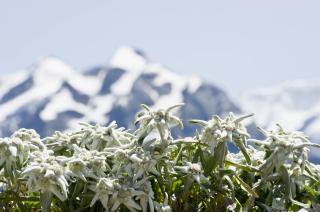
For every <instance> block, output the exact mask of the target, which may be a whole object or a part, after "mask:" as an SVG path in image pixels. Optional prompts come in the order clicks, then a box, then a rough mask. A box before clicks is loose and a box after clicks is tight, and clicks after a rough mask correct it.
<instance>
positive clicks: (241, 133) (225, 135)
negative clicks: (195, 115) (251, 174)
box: [190, 113, 253, 164]
mask: <svg viewBox="0 0 320 212" xmlns="http://www.w3.org/2000/svg"><path fill="white" fill-rule="evenodd" d="M251 116H253V114H248V115H244V116H240V117H235V116H234V114H233V113H229V116H227V117H226V118H225V119H221V118H220V117H219V116H213V118H212V119H211V120H209V121H202V120H190V123H192V124H198V125H200V126H202V127H203V129H202V132H201V134H200V140H201V142H203V143H205V144H207V145H208V149H209V151H210V152H211V154H212V155H214V154H215V149H216V147H217V146H218V145H219V144H221V145H226V144H222V143H226V142H228V141H229V142H233V143H234V144H235V145H236V146H237V147H238V148H239V149H240V151H241V152H242V154H243V155H244V157H245V159H246V161H247V163H248V164H251V161H250V157H249V156H248V153H247V151H246V148H245V146H246V144H247V143H246V141H247V139H248V138H249V137H250V135H249V134H248V133H247V131H246V128H245V126H244V125H243V124H242V123H241V121H243V120H244V119H246V118H248V117H251Z"/></svg>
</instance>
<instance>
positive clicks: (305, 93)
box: [241, 80, 320, 159]
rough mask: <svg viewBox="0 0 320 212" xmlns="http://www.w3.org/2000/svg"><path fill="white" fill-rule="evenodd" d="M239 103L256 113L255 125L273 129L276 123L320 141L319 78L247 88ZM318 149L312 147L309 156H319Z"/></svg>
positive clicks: (245, 108) (245, 109)
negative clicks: (249, 89) (253, 88)
mask: <svg viewBox="0 0 320 212" xmlns="http://www.w3.org/2000/svg"><path fill="white" fill-rule="evenodd" d="M241 107H242V109H243V110H244V111H246V112H249V111H250V112H254V113H255V116H254V121H255V122H256V124H257V125H260V126H263V127H266V128H269V129H272V128H273V127H274V125H275V123H279V124H282V125H283V126H284V127H285V128H288V129H290V130H299V131H303V132H305V133H306V134H307V135H308V136H309V137H310V139H311V140H312V141H313V142H317V143H320V81H317V80H294V81H288V82H285V83H283V84H281V85H279V86H275V87H271V88H265V89H260V90H255V91H252V92H248V93H246V94H244V95H243V97H242V98H241ZM318 152H319V150H318V151H312V152H311V153H312V157H317V158H319V159H320V156H318Z"/></svg>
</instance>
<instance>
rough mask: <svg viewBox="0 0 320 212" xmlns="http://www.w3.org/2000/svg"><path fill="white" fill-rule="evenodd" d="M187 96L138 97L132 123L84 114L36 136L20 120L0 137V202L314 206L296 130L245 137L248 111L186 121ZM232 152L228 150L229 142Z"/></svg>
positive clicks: (312, 173) (66, 206)
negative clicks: (74, 124) (166, 102)
mask: <svg viewBox="0 0 320 212" xmlns="http://www.w3.org/2000/svg"><path fill="white" fill-rule="evenodd" d="M181 106H183V104H177V105H174V106H172V107H169V108H167V109H159V110H152V109H151V108H149V107H148V106H146V105H142V110H141V111H140V112H139V113H138V114H137V116H136V120H135V124H136V125H137V129H136V130H135V131H129V130H125V129H124V128H119V127H118V125H117V124H116V122H111V123H110V124H109V125H107V126H100V125H91V124H87V123H81V129H79V130H77V131H74V132H69V133H63V132H55V133H54V134H53V135H52V136H50V137H46V138H43V139H40V136H39V135H38V134H37V133H36V132H35V131H34V130H26V129H21V130H18V131H17V132H15V133H14V134H13V135H12V136H10V137H8V138H1V139H0V209H1V210H4V211H6V210H8V209H9V208H10V209H13V210H23V211H35V210H39V209H42V210H43V211H50V210H54V211H86V210H91V211H128V210H129V211H166V212H168V211H217V210H218V211H220V210H222V211H249V210H250V211H263V210H266V211H274V210H283V211H298V210H300V211H302V210H307V211H309V210H310V211H319V210H320V198H319V197H320V183H319V181H320V168H319V166H318V165H315V164H312V163H311V162H309V161H308V147H310V146H312V147H320V145H318V144H315V143H312V142H310V141H309V140H308V139H307V137H306V136H305V135H304V134H303V133H301V132H291V131H287V130H285V129H284V128H283V127H281V126H280V125H277V128H276V129H275V130H271V131H267V130H264V129H261V128H258V130H259V131H260V132H261V133H262V134H263V135H264V136H265V139H264V140H256V139H251V138H250V135H249V133H248V132H247V130H246V127H245V124H244V123H243V120H244V119H246V118H249V117H250V116H252V115H253V114H249V115H244V116H235V115H234V114H233V113H230V114H228V115H227V116H226V117H224V118H220V117H219V116H213V117H212V119H211V120H208V121H204V120H191V121H190V122H191V123H194V124H197V125H199V126H200V127H201V130H200V131H199V132H198V131H196V134H195V136H193V137H187V138H178V139H176V138H174V137H173V135H172V134H171V129H172V128H173V127H175V126H179V127H180V128H182V127H183V124H182V121H181V120H180V119H179V118H178V117H176V116H175V115H174V114H173V109H177V108H179V107H181ZM230 145H233V146H235V147H237V149H238V152H230V150H229V147H230Z"/></svg>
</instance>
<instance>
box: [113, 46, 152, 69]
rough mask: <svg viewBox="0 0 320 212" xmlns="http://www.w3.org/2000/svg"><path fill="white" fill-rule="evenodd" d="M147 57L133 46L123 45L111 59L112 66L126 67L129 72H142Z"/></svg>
mask: <svg viewBox="0 0 320 212" xmlns="http://www.w3.org/2000/svg"><path fill="white" fill-rule="evenodd" d="M146 63H147V59H146V58H145V56H144V55H143V53H141V51H139V50H136V49H134V48H132V47H128V46H122V47H120V48H119V49H118V50H117V51H116V52H115V54H114V56H113V57H112V59H111V62H110V65H111V67H115V68H121V69H125V70H127V71H129V72H135V73H137V72H141V71H143V69H144V68H145V66H146Z"/></svg>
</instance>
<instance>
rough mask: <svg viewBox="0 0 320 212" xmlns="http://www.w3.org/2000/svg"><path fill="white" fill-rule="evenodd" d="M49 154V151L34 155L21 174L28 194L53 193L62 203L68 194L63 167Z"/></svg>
mask: <svg viewBox="0 0 320 212" xmlns="http://www.w3.org/2000/svg"><path fill="white" fill-rule="evenodd" d="M51 154H52V152H51V151H45V152H38V153H35V154H34V155H33V158H32V161H31V162H30V164H29V165H28V166H27V167H26V168H25V169H24V170H23V172H22V173H21V174H22V175H23V176H24V177H26V178H27V179H28V181H27V185H28V191H29V192H35V191H40V192H41V193H48V192H49V193H53V194H54V195H56V196H57V197H58V198H59V199H60V200H61V201H64V200H66V199H67V193H68V191H67V188H68V182H67V180H66V178H65V176H64V167H63V166H62V165H61V164H60V162H59V160H58V159H57V158H56V157H54V156H51ZM37 156H38V157H37ZM39 156H40V157H39ZM60 159H62V157H60Z"/></svg>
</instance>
